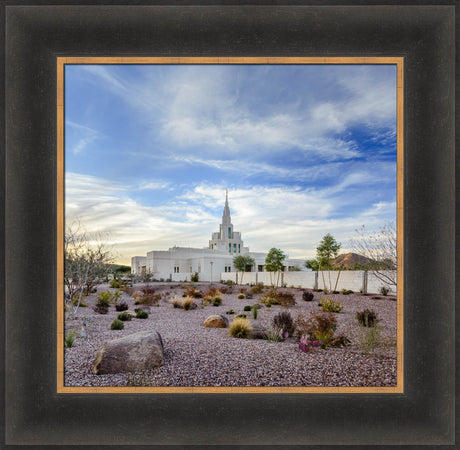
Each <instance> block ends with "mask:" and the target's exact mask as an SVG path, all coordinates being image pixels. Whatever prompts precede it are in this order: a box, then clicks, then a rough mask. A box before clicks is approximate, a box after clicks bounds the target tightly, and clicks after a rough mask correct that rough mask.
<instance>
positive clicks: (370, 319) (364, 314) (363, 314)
mask: <svg viewBox="0 0 460 450" xmlns="http://www.w3.org/2000/svg"><path fill="white" fill-rule="evenodd" d="M356 318H357V319H358V322H359V324H360V325H361V326H362V327H375V326H376V325H377V322H378V319H377V314H376V313H375V312H374V311H373V310H369V309H365V310H364V311H358V312H357V313H356Z"/></svg>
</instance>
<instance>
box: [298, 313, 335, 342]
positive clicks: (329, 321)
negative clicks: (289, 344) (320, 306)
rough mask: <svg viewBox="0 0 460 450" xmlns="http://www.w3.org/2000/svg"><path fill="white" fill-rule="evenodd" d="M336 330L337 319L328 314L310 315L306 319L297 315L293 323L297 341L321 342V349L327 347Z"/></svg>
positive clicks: (301, 315)
mask: <svg viewBox="0 0 460 450" xmlns="http://www.w3.org/2000/svg"><path fill="white" fill-rule="evenodd" d="M336 328H337V319H336V318H335V316H334V314H332V313H330V312H326V313H324V312H321V313H310V315H309V316H308V317H306V316H305V315H303V314H299V315H298V317H297V319H296V321H295V335H296V336H297V337H298V338H299V339H302V338H304V339H307V340H309V341H318V342H320V341H321V342H322V344H321V347H323V348H324V347H326V346H328V345H329V344H330V343H331V342H332V340H333V338H334V333H335V330H336Z"/></svg>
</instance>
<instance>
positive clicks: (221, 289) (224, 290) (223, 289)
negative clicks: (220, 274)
mask: <svg viewBox="0 0 460 450" xmlns="http://www.w3.org/2000/svg"><path fill="white" fill-rule="evenodd" d="M221 283H222V281H221ZM228 291H229V288H228V287H227V286H221V287H220V292H222V294H227V293H228ZM230 291H231V289H230Z"/></svg>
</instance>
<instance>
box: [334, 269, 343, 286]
mask: <svg viewBox="0 0 460 450" xmlns="http://www.w3.org/2000/svg"><path fill="white" fill-rule="evenodd" d="M340 272H342V269H339V273H338V274H337V279H336V280H335V286H334V291H336V290H337V285H338V284H339V278H340Z"/></svg>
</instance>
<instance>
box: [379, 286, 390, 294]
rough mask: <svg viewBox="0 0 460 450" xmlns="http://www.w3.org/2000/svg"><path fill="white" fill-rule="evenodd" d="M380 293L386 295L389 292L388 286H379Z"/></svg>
mask: <svg viewBox="0 0 460 450" xmlns="http://www.w3.org/2000/svg"><path fill="white" fill-rule="evenodd" d="M379 292H380V294H382V295H383V296H387V295H388V294H389V292H390V288H389V287H388V286H382V287H381V288H380V291H379Z"/></svg>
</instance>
